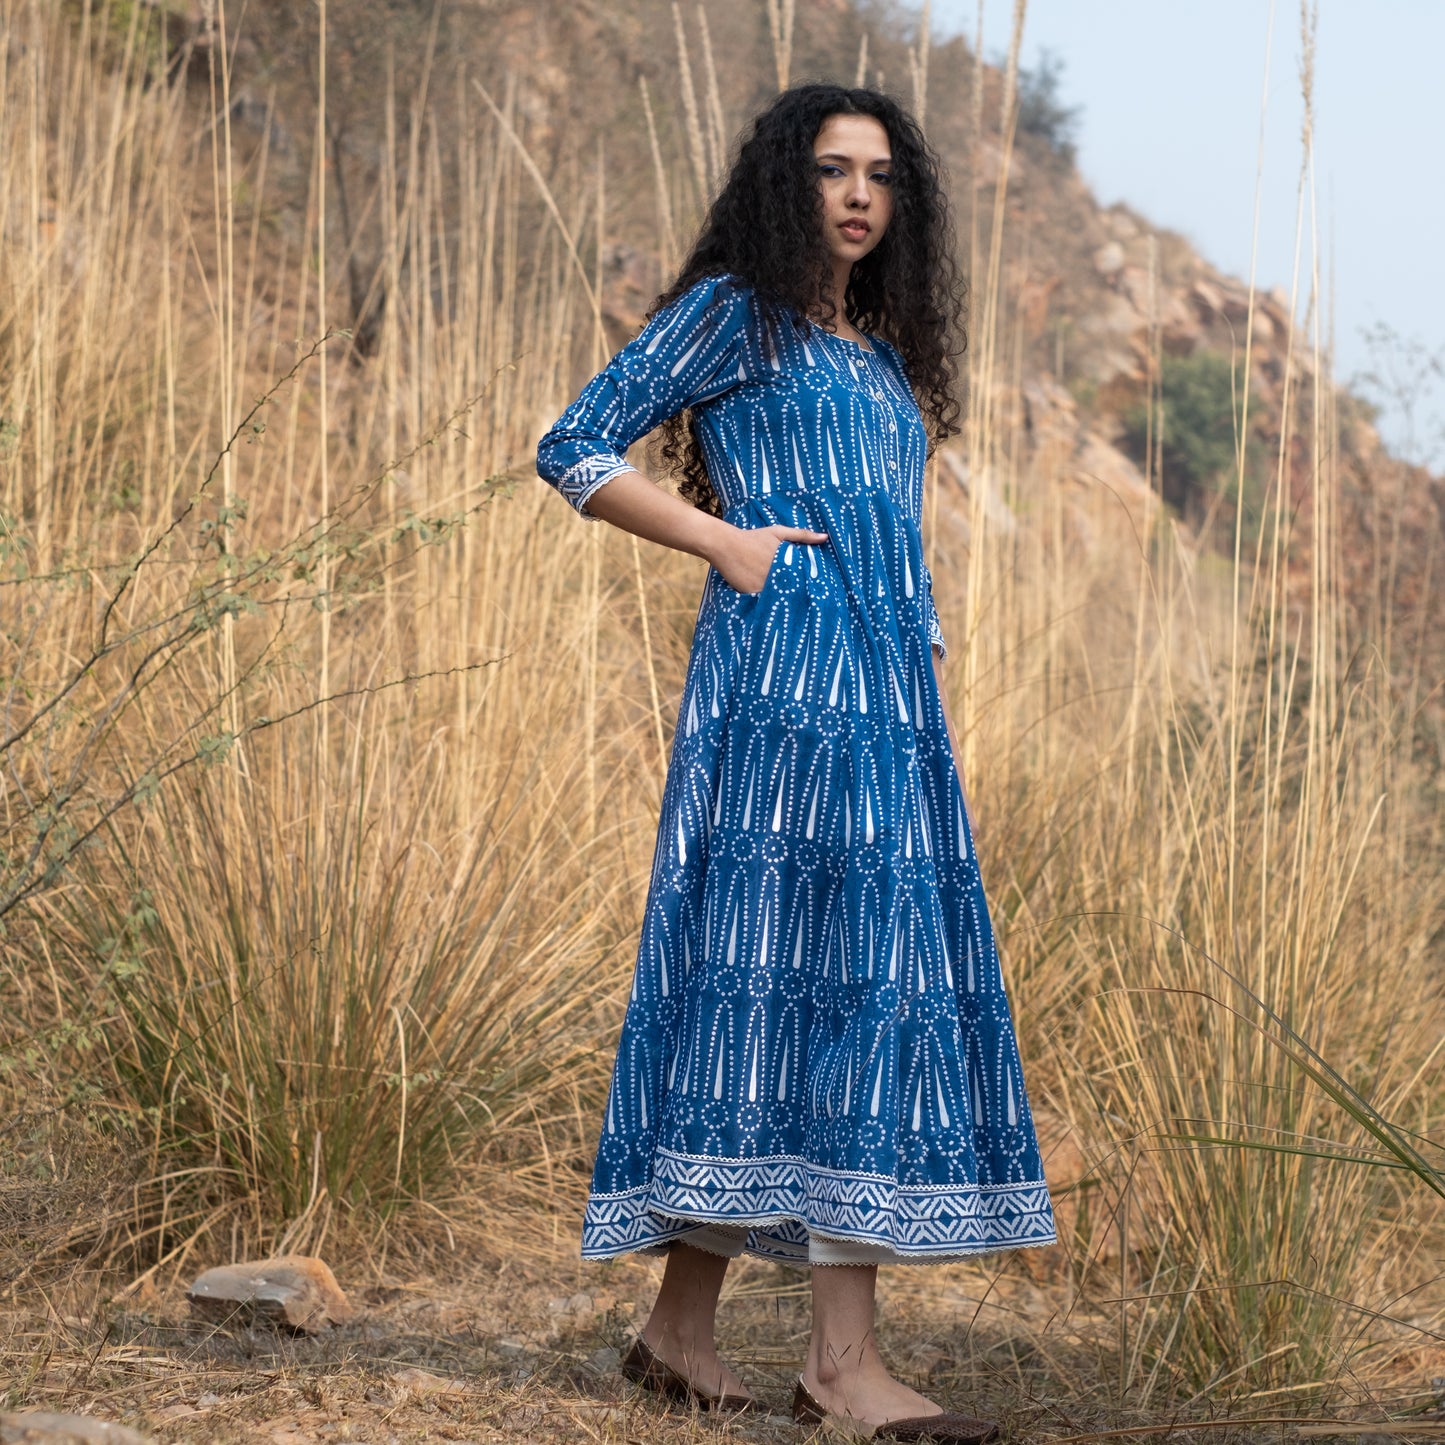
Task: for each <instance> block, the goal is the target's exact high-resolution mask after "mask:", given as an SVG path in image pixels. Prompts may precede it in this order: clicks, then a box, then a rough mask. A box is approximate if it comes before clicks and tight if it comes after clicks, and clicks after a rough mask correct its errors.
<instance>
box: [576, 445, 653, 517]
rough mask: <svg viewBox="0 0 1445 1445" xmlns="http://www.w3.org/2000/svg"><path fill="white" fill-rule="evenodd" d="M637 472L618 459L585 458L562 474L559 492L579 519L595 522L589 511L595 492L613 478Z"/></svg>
mask: <svg viewBox="0 0 1445 1445" xmlns="http://www.w3.org/2000/svg"><path fill="white" fill-rule="evenodd" d="M635 470H636V468H635V467H632V466H629V465H628V464H627V463H626V462H625V461H619V460H618V459H617V458H616V457H600V456H593V457H583V459H582V460H581V461H580V462H575V463H573V465H572V466H570V467H568V468H567V470H566V471H565V472H563V473H562V475H561V477H560V478H559V479H558V481H557V490H558V491H559V492H561V493H562V495H563V496H564V497H566V498H567V500H568V501H569V502H570V503H571V504H572V506H573V507H574V508H576V511H577V515H578V516H579V517H581V518H582V519H583V520H584V521H587V522H595V521H596V520H597V517H596V516H595V515H594V514H593V513H591V512H589V511H588V510H587V502H588V499H589V498H590V497H591V496H592V494H593V493H594V492H596V491H600V490H601V489H602V488H603V487H605V486H606V485H607V483H608V482H610V481H611V480H612V478H613V477H620V476H621V475H622V473H623V472H631V471H635Z"/></svg>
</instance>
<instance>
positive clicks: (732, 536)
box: [707, 523, 828, 592]
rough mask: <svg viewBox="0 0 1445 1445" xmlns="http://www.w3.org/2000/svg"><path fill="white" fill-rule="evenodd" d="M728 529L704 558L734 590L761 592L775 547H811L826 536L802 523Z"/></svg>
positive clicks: (824, 539) (825, 539)
mask: <svg viewBox="0 0 1445 1445" xmlns="http://www.w3.org/2000/svg"><path fill="white" fill-rule="evenodd" d="M724 525H725V526H726V527H727V530H726V531H725V532H723V533H722V534H721V535H720V536H719V538H718V540H717V541H716V542H715V543H714V544H713V545H712V547H711V548H709V550H708V554H707V560H708V561H709V562H711V563H712V565H713V566H714V567H716V568H717V570H718V571H719V572H721V573H722V575H723V580H724V581H725V582H726V583H727V584H728V586H729V587H731V588H732V589H733V591H735V592H761V591H762V590H763V586H764V584H765V583H766V582H767V580H768V572H769V571H770V570H771V569H772V565H773V558H774V557H775V556H777V552H778V548H779V547H781V546H783V545H785V544H786V543H788V542H802V543H804V544H805V545H807V546H810V547H817V546H820V545H821V544H822V543H824V542H826V541H827V540H828V534H827V533H826V532H807V531H804V530H803V529H802V528H801V527H784V526H782V525H781V524H775V525H773V526H771V527H734V526H732V525H731V524H726V523H725V524H724Z"/></svg>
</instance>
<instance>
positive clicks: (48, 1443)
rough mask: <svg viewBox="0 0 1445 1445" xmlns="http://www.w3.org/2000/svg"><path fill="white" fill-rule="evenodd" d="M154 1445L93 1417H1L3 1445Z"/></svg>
mask: <svg viewBox="0 0 1445 1445" xmlns="http://www.w3.org/2000/svg"><path fill="white" fill-rule="evenodd" d="M29 1441H35V1442H37V1445H41V1442H43V1445H152V1441H151V1439H150V1436H148V1435H141V1434H138V1433H137V1432H136V1431H134V1430H131V1429H128V1428H127V1427H126V1426H124V1425H115V1424H112V1423H111V1422H110V1421H109V1420H97V1419H94V1418H93V1417H92V1416H90V1415H52V1414H51V1413H50V1412H49V1411H46V1410H24V1411H15V1412H13V1413H10V1412H7V1413H4V1414H0V1442H4V1445H21V1442H29Z"/></svg>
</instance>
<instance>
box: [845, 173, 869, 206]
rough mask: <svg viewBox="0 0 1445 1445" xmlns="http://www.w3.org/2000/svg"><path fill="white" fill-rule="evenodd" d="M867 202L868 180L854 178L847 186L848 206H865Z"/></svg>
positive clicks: (860, 177) (861, 177) (865, 178)
mask: <svg viewBox="0 0 1445 1445" xmlns="http://www.w3.org/2000/svg"><path fill="white" fill-rule="evenodd" d="M868 201H869V196H868V178H867V177H866V176H854V177H853V178H852V181H851V182H850V184H849V186H848V204H849V205H850V206H866V205H867V204H868Z"/></svg>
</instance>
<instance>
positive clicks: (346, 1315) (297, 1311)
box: [186, 1254, 356, 1334]
mask: <svg viewBox="0 0 1445 1445" xmlns="http://www.w3.org/2000/svg"><path fill="white" fill-rule="evenodd" d="M186 1298H187V1299H188V1300H189V1301H190V1304H191V1309H192V1310H193V1311H194V1312H195V1314H196V1315H198V1316H199V1317H200V1318H201V1319H204V1320H210V1321H211V1322H212V1323H213V1324H223V1325H234V1324H242V1325H249V1324H254V1323H256V1322H257V1321H261V1320H264V1321H266V1322H268V1323H270V1324H274V1325H282V1326H285V1327H286V1328H288V1329H292V1330H305V1331H306V1332H308V1333H311V1334H315V1333H317V1332H318V1331H320V1330H324V1329H329V1328H330V1327H331V1326H332V1325H341V1324H345V1323H346V1322H347V1321H348V1320H349V1319H351V1318H352V1316H353V1315H354V1314H355V1313H356V1311H355V1310H354V1309H353V1308H352V1306H351V1303H350V1301H349V1300H348V1299H347V1298H346V1295H345V1294H344V1293H343V1292H342V1289H341V1286H340V1285H338V1284H337V1283H336V1276H335V1275H334V1274H332V1273H331V1270H330V1268H329V1267H328V1266H327V1265H326V1263H325V1262H324V1261H323V1260H319V1259H311V1258H308V1257H307V1256H306V1255H300V1254H288V1255H282V1256H280V1257H279V1258H276V1259H262V1260H256V1261H254V1262H252V1263H249V1264H223V1265H220V1266H219V1267H218V1268H216V1269H208V1270H207V1271H206V1272H205V1273H204V1274H202V1275H201V1276H200V1277H199V1278H197V1280H196V1281H195V1283H194V1284H192V1285H191V1287H190V1289H189V1290H187V1292H186Z"/></svg>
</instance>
